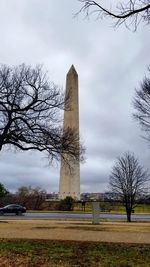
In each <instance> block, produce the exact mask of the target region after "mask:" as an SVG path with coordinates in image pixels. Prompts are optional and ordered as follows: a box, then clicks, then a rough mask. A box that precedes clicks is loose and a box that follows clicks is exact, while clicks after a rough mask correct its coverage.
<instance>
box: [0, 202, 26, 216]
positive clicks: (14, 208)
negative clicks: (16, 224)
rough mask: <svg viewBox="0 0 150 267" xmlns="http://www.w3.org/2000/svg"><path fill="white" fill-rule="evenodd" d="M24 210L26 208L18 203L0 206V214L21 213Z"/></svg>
mask: <svg viewBox="0 0 150 267" xmlns="http://www.w3.org/2000/svg"><path fill="white" fill-rule="evenodd" d="M25 212H26V208H25V207H23V206H21V205H18V204H10V205H7V206H5V207H3V208H0V214H1V215H3V214H10V213H13V214H16V215H21V214H22V213H25Z"/></svg>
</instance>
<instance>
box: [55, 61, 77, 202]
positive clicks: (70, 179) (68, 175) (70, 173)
mask: <svg viewBox="0 0 150 267" xmlns="http://www.w3.org/2000/svg"><path fill="white" fill-rule="evenodd" d="M67 95H69V96H70V99H69V101H70V102H69V110H65V111H64V125H63V127H64V130H65V129H67V128H68V127H70V128H72V129H74V130H75V131H76V132H77V134H78V136H79V104H78V74H77V72H76V70H75V68H74V66H73V65H72V66H71V68H70V70H69V71H68V73H67V77H66V96H67ZM70 167H71V168H70ZM70 167H69V166H68V165H67V164H66V163H65V162H64V160H63V159H61V168H60V181H59V198H60V199H64V198H65V197H67V196H71V197H72V198H74V199H76V200H79V199H80V162H79V160H78V161H75V162H74V161H70Z"/></svg>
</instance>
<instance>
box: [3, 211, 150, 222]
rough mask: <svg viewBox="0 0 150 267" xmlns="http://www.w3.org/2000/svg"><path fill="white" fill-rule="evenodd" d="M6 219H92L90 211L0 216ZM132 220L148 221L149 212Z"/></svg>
mask: <svg viewBox="0 0 150 267" xmlns="http://www.w3.org/2000/svg"><path fill="white" fill-rule="evenodd" d="M6 218H7V219H14V218H15V219H20V218H23V219H74V220H78V219H80V220H82V219H83V220H84V219H92V214H90V213H65V212H62V213H56V212H52V213H50V212H48V213H46V212H42V213H38V212H34V213H28V212H27V213H26V214H25V215H22V216H14V215H12V216H10V215H9V216H8V215H4V216H0V220H6ZM100 219H104V220H110V221H118V220H119V221H125V220H126V215H125V214H111V213H101V214H100ZM132 221H150V214H132Z"/></svg>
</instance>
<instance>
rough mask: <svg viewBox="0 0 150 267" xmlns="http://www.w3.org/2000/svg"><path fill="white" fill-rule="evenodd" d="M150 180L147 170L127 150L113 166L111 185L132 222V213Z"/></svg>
mask: <svg viewBox="0 0 150 267" xmlns="http://www.w3.org/2000/svg"><path fill="white" fill-rule="evenodd" d="M148 181H149V176H148V173H147V171H144V168H143V167H142V166H141V165H140V164H139V162H138V159H136V158H135V156H134V155H133V154H131V153H129V152H127V153H125V154H124V155H123V156H122V157H118V159H117V161H116V163H115V165H114V167H113V168H112V172H111V175H110V180H109V185H110V188H111V190H112V192H114V193H116V194H117V195H118V197H119V198H120V200H121V201H122V203H123V205H124V206H125V209H126V214H127V221H128V222H131V213H132V210H133V209H134V207H135V205H136V201H137V199H138V198H139V197H140V196H141V195H143V194H145V193H146V192H147V190H148V188H147V182H148Z"/></svg>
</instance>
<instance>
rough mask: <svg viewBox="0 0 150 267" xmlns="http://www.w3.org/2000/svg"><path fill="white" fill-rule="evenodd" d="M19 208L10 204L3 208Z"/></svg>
mask: <svg viewBox="0 0 150 267" xmlns="http://www.w3.org/2000/svg"><path fill="white" fill-rule="evenodd" d="M20 207H21V206H19V205H16V204H10V205H7V206H5V207H4V208H20Z"/></svg>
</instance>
